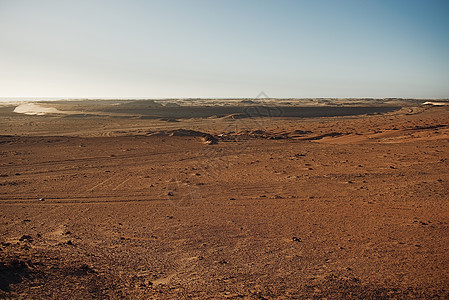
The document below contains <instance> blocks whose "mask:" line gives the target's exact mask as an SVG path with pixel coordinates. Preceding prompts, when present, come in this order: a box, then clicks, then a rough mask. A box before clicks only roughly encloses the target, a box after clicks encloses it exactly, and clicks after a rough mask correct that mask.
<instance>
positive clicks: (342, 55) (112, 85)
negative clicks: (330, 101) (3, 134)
mask: <svg viewBox="0 0 449 300" xmlns="http://www.w3.org/2000/svg"><path fill="white" fill-rule="evenodd" d="M448 15H449V1H447V0H440V1H438V0H422V1H418V0H309V1H305V0H304V1H303V0H296V1H294V0H160V1H156V0H155V1H151V0H148V1H143V0H76V1H75V0H73V1H68V0H39V1H35V0H0V97H72V98H106V97H107V98H254V97H256V96H257V95H259V93H261V92H262V91H263V92H264V93H265V94H266V95H268V96H269V97H273V98H308V97H335V98H339V97H358V98H362V97H373V98H385V97H403V98H449V18H448Z"/></svg>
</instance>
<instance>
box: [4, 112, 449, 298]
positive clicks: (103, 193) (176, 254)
mask: <svg viewBox="0 0 449 300" xmlns="http://www.w3.org/2000/svg"><path fill="white" fill-rule="evenodd" d="M3 113H4V114H3V117H2V119H1V121H0V123H1V130H0V131H1V132H0V133H1V134H3V135H2V136H0V243H1V244H0V258H1V262H0V297H18V298H20V297H23V298H74V299H80V298H99V297H104V298H121V297H127V298H136V297H140V298H154V299H168V298H172V299H191V298H201V299H203V298H214V299H292V298H293V299H294V298H299V299H303V298H308V297H310V298H322V297H327V298H335V299H337V298H344V297H346V298H399V299H401V298H426V299H427V298H441V299H443V298H448V297H449V251H448V250H449V196H448V195H449V109H448V108H445V107H441V108H422V107H421V108H408V109H405V110H402V111H399V112H395V113H388V114H384V115H371V116H361V117H338V118H317V119H282V118H277V119H268V118H266V119H263V118H262V119H253V120H234V119H222V120H186V121H181V122H176V123H172V122H164V121H154V120H141V119H138V120H137V119H129V118H128V119H127V118H118V119H114V118H106V117H92V118H81V117H80V118H79V119H77V118H61V117H56V116H55V117H50V116H25V115H23V116H22V115H13V114H10V113H9V111H3ZM175 128H185V129H193V130H200V131H203V132H208V133H212V134H215V135H216V134H219V133H227V135H225V137H222V139H221V140H219V142H218V144H216V145H205V144H204V143H203V142H202V140H201V138H199V137H192V136H161V135H151V133H154V131H157V130H161V129H175ZM255 130H260V131H255ZM273 137H275V138H276V139H270V138H273ZM281 137H282V138H281ZM40 198H43V199H42V200H43V201H42V200H40Z"/></svg>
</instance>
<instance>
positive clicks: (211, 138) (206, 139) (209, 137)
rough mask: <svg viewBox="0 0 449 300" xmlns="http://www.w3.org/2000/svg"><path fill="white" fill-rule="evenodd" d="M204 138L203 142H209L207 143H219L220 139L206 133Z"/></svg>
mask: <svg viewBox="0 0 449 300" xmlns="http://www.w3.org/2000/svg"><path fill="white" fill-rule="evenodd" d="M202 139H203V143H204V144H207V145H215V144H218V139H217V138H215V137H214V136H212V135H210V134H207V133H205V134H204V135H203V137H202Z"/></svg>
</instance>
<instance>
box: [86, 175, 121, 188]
mask: <svg viewBox="0 0 449 300" xmlns="http://www.w3.org/2000/svg"><path fill="white" fill-rule="evenodd" d="M114 177H116V175H114V176H111V177H109V178H108V179H106V180H103V181H102V182H100V183H98V184H96V185H94V186H93V187H91V188H90V189H88V190H87V192H92V191H93V190H94V189H96V188H97V187H100V186H102V185H103V184H105V183H107V182H109V181H111V180H112V179H113V178H114Z"/></svg>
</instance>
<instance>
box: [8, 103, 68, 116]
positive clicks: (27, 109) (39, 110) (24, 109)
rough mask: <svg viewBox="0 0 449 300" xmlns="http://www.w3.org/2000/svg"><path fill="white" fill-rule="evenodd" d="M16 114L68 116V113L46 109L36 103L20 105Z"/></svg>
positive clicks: (15, 110)
mask: <svg viewBox="0 0 449 300" xmlns="http://www.w3.org/2000/svg"><path fill="white" fill-rule="evenodd" d="M14 112H15V113H18V114H26V115H37V116H43V115H46V114H66V113H68V112H64V111H60V110H58V109H56V108H54V107H45V106H42V105H41V104H36V103H25V104H20V105H19V106H17V107H16V108H15V109H14Z"/></svg>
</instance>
